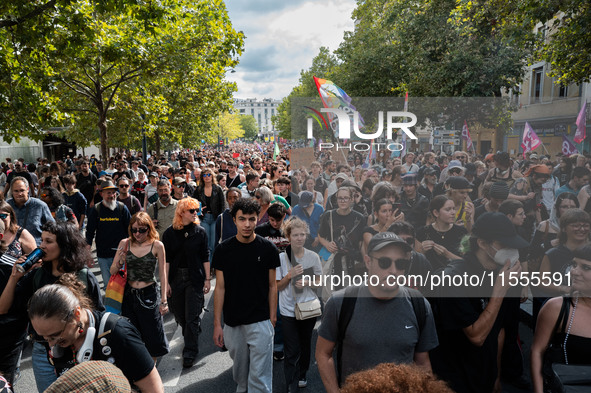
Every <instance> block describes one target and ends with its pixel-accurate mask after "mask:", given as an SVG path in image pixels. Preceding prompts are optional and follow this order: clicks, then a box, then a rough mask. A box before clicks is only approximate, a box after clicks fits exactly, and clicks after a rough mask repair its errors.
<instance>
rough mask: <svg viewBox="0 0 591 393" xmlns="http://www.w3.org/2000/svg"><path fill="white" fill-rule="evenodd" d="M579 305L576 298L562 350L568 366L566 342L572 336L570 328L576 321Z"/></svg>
mask: <svg viewBox="0 0 591 393" xmlns="http://www.w3.org/2000/svg"><path fill="white" fill-rule="evenodd" d="M577 304H579V297H578V296H577V297H576V298H575V305H574V307H573V313H572V315H571V316H570V321H569V323H568V329H566V336H565V337H564V344H562V350H563V351H564V363H565V364H568V356H567V355H566V340H568V336H569V334H570V328H571V327H572V326H573V320H574V319H575V312H576V311H577Z"/></svg>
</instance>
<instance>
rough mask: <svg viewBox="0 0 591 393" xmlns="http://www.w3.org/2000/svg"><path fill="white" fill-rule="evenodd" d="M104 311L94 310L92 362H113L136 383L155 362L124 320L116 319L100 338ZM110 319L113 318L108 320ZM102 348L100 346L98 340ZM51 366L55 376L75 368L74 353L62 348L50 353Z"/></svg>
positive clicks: (139, 337) (131, 327)
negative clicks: (52, 354) (51, 354)
mask: <svg viewBox="0 0 591 393" xmlns="http://www.w3.org/2000/svg"><path fill="white" fill-rule="evenodd" d="M104 314H105V312H103V311H93V315H94V321H95V329H96V335H95V337H94V342H93V353H92V360H105V361H107V362H109V363H113V364H114V365H115V366H117V367H118V368H119V369H120V370H121V371H122V372H123V375H125V376H126V377H127V379H129V381H131V382H136V381H139V380H140V379H143V378H145V377H147V376H148V374H150V373H151V372H152V369H153V368H154V360H152V357H151V356H150V353H149V352H148V350H147V349H146V346H145V344H144V342H143V341H142V338H141V336H140V333H139V332H138V331H137V329H136V328H135V327H134V326H133V325H132V324H131V322H129V320H128V319H127V318H123V317H119V316H116V318H117V321H116V322H115V326H114V327H113V328H111V329H105V331H106V332H108V331H110V333H108V334H106V335H103V337H101V338H100V339H99V337H98V335H99V334H98V333H99V326H100V321H101V318H102V317H103V315H104ZM111 318H113V317H111ZM103 338H104V339H106V341H105V340H102V341H103V343H104V344H105V345H102V344H101V342H100V341H101V339H103ZM53 353H54V355H55V356H54V358H53V359H52V361H53V362H54V367H55V369H56V372H57V374H58V375H62V374H63V373H65V372H66V371H68V370H69V369H70V368H72V367H74V366H75V363H74V354H73V353H72V350H71V348H69V347H68V348H61V347H59V348H58V349H56V350H54V351H53Z"/></svg>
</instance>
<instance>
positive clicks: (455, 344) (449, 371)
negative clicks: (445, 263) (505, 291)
mask: <svg viewBox="0 0 591 393" xmlns="http://www.w3.org/2000/svg"><path fill="white" fill-rule="evenodd" d="M446 272H447V273H449V274H452V275H462V274H464V272H467V274H468V275H477V276H478V277H480V276H482V275H483V274H485V275H487V276H488V275H489V274H490V273H489V271H486V270H485V269H484V268H483V266H482V265H481V264H480V262H479V261H478V260H477V259H476V257H475V256H474V255H473V254H467V255H466V257H465V258H464V259H463V260H458V261H454V262H453V263H452V264H451V265H450V267H448V268H447V269H446ZM493 274H494V273H493ZM487 285H488V284H487ZM457 289H458V288H448V289H446V290H449V291H455V290H457ZM470 289H473V288H470ZM470 289H469V290H470ZM487 291H488V292H487ZM491 291H492V287H490V288H488V287H487V288H484V287H481V288H480V289H479V291H478V292H481V293H480V294H479V295H480V296H474V297H464V296H457V297H446V298H440V299H436V300H433V299H432V301H434V302H435V304H434V305H432V306H433V309H434V314H435V323H436V325H437V335H438V337H439V347H438V348H435V349H434V350H433V351H431V352H430V356H431V365H432V367H433V372H434V373H435V374H437V375H438V376H439V377H440V378H442V379H444V380H446V381H448V382H449V383H450V387H451V388H452V389H453V390H454V391H455V392H459V393H461V392H492V389H493V386H494V383H495V380H496V377H497V350H498V345H497V344H498V335H499V331H500V329H501V328H502V326H503V322H504V321H503V319H504V315H505V308H506V305H505V303H506V300H505V301H504V302H503V306H502V307H501V310H500V311H499V314H498V315H497V318H496V319H495V322H494V325H493V327H492V329H491V331H490V333H489V334H488V336H487V337H486V339H485V340H484V344H483V345H482V346H480V347H478V346H476V345H474V344H472V343H471V342H470V340H469V339H468V337H466V334H465V333H464V331H463V329H464V328H466V327H468V326H471V325H472V324H474V322H476V320H478V318H479V317H480V314H482V312H483V311H484V309H485V308H486V305H487V304H488V301H489V298H488V297H483V296H482V295H484V294H485V293H488V294H490V293H491ZM472 293H473V292H472ZM449 296H452V295H451V294H449Z"/></svg>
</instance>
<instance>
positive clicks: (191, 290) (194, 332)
mask: <svg viewBox="0 0 591 393" xmlns="http://www.w3.org/2000/svg"><path fill="white" fill-rule="evenodd" d="M170 288H171V291H172V295H171V296H170V298H169V299H168V301H169V303H170V310H171V311H172V313H173V314H174V319H175V320H176V322H177V323H178V324H179V325H180V326H181V329H182V331H183V337H184V339H185V347H184V348H183V358H190V359H195V357H196V356H197V354H198V353H199V330H200V326H201V311H202V310H203V304H204V298H203V287H201V288H195V286H194V285H193V284H192V283H191V279H190V278H189V269H178V270H177V271H176V272H175V276H174V279H173V280H172V281H171V282H170Z"/></svg>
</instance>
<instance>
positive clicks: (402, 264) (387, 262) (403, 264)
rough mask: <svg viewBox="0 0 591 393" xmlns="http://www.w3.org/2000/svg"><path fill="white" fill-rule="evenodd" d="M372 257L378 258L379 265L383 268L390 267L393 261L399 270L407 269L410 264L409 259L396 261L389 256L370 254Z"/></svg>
mask: <svg viewBox="0 0 591 393" xmlns="http://www.w3.org/2000/svg"><path fill="white" fill-rule="evenodd" d="M370 258H372V259H376V260H377V261H378V266H379V267H380V269H382V270H386V269H389V268H390V266H392V262H394V265H395V266H396V269H398V270H407V269H408V267H409V266H410V260H409V259H397V260H395V261H392V259H390V258H388V257H379V258H376V257H373V256H370Z"/></svg>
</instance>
